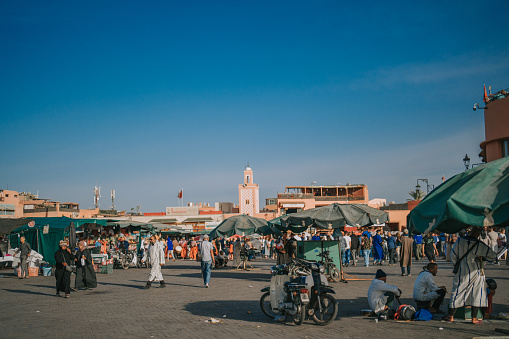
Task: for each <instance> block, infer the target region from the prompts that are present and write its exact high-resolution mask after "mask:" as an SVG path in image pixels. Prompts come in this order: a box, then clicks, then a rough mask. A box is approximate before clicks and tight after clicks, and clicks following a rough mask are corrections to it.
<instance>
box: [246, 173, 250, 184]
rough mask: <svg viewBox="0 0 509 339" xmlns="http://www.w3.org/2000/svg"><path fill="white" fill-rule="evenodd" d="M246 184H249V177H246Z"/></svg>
mask: <svg viewBox="0 0 509 339" xmlns="http://www.w3.org/2000/svg"><path fill="white" fill-rule="evenodd" d="M246 184H249V175H247V176H246Z"/></svg>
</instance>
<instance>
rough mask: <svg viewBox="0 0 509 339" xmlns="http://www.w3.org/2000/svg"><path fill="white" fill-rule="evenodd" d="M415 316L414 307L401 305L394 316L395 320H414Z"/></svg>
mask: <svg viewBox="0 0 509 339" xmlns="http://www.w3.org/2000/svg"><path fill="white" fill-rule="evenodd" d="M414 314H415V308H414V307H413V306H412V305H401V306H400V307H398V310H397V311H396V314H395V315H394V320H412V318H413V316H414Z"/></svg>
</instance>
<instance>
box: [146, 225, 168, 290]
mask: <svg viewBox="0 0 509 339" xmlns="http://www.w3.org/2000/svg"><path fill="white" fill-rule="evenodd" d="M146 261H147V262H149V263H150V265H152V268H151V270H150V275H149V277H148V281H147V284H146V285H145V287H144V288H145V289H149V288H150V286H151V285H152V282H154V281H159V282H160V284H161V285H160V286H159V287H161V288H164V287H166V284H165V283H164V280H163V274H162V272H161V267H162V266H163V265H164V248H163V246H161V244H159V243H158V242H157V240H156V237H155V236H154V235H153V236H151V237H150V245H149V246H148V249H147V251H146V252H145V257H144V258H143V259H142V262H146Z"/></svg>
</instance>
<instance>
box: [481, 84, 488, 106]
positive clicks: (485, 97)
mask: <svg viewBox="0 0 509 339" xmlns="http://www.w3.org/2000/svg"><path fill="white" fill-rule="evenodd" d="M482 101H484V103H486V102H488V93H486V84H485V85H484V97H483V98H482Z"/></svg>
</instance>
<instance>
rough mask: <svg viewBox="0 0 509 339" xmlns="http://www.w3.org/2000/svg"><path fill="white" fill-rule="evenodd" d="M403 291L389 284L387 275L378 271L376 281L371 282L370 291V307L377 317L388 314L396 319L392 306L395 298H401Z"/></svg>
mask: <svg viewBox="0 0 509 339" xmlns="http://www.w3.org/2000/svg"><path fill="white" fill-rule="evenodd" d="M400 295H401V290H400V289H399V288H398V287H397V286H394V285H389V284H387V275H386V274H385V272H384V271H382V270H377V271H376V275H375V279H373V281H372V282H371V285H370V286H369V290H368V303H369V307H370V308H371V309H372V310H373V312H375V313H376V314H377V315H380V314H381V313H382V312H387V314H388V317H389V318H393V317H394V311H393V310H391V308H390V307H391V306H392V304H393V302H394V298H399V297H400Z"/></svg>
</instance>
